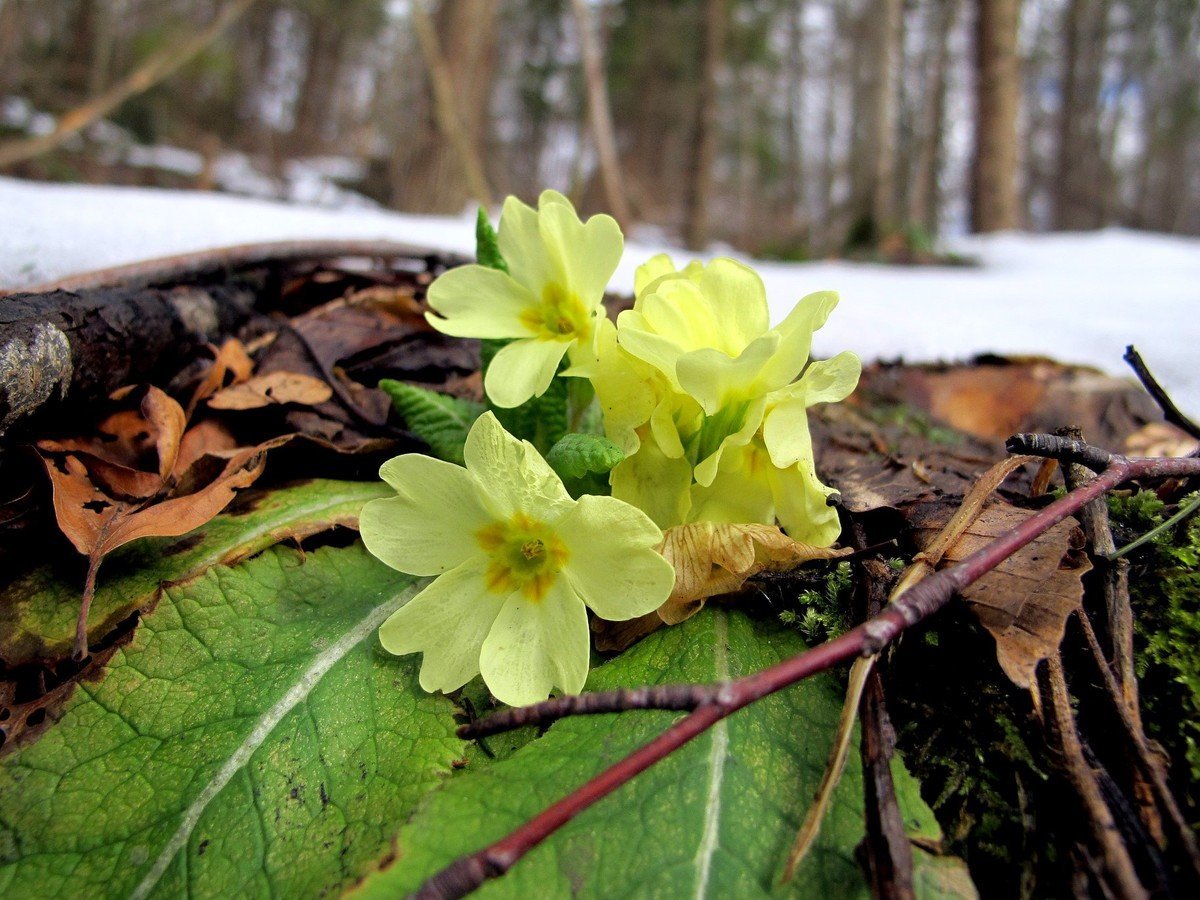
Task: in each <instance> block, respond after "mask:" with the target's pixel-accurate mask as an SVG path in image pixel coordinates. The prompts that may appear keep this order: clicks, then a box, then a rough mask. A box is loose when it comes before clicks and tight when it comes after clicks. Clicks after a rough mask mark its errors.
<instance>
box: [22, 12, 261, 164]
mask: <svg viewBox="0 0 1200 900" xmlns="http://www.w3.org/2000/svg"><path fill="white" fill-rule="evenodd" d="M254 3H255V0H233V2H231V3H230V4H229V5H227V6H225V7H224V8H223V9H222V10H221V11H220V12H219V13H218V14H217V16H216V18H215V19H213V21H212V23H211V24H209V26H208V27H207V28H204V29H202V30H201V31H200V32H198V33H197V34H194V35H191V36H190V37H187V38H185V39H184V40H182V41H180V42H179V43H178V44H176V45H174V46H171V47H165V48H163V49H162V50H161V51H160V52H158V53H155V54H154V55H153V56H151V57H150V58H149V59H147V60H146V61H145V62H144V63H142V65H140V66H139V67H138V68H136V69H134V70H133V71H132V72H130V73H129V74H128V75H126V76H125V77H124V78H123V79H121V80H120V81H119V82H117V83H116V84H115V85H113V86H112V88H110V89H109V90H108V91H106V92H104V93H103V94H101V95H100V96H99V97H94V98H93V99H91V100H89V101H88V102H87V103H85V104H83V105H82V106H79V107H76V108H75V109H73V110H71V111H70V112H68V113H66V114H64V115H63V116H62V117H61V118H60V119H59V120H58V126H57V127H56V128H55V129H54V131H52V132H50V133H49V134H45V135H39V136H37V137H33V138H22V139H18V140H14V141H8V142H6V143H3V144H0V168H4V167H6V166H11V165H14V164H15V163H19V162H24V161H25V160H27V159H32V158H33V157H35V156H39V155H40V154H42V153H46V152H48V151H50V150H53V149H54V148H56V147H58V146H59V145H60V144H62V142H63V141H65V140H66V139H67V138H69V137H71V135H73V134H78V133H79V132H80V131H82V130H83V129H84V128H86V127H87V126H88V125H91V124H92V123H93V122H95V121H98V120H99V119H102V118H104V117H105V116H106V115H108V114H109V113H110V112H112V111H113V110H114V109H116V108H117V107H118V106H120V105H121V104H122V103H124V102H125V101H126V100H128V99H129V98H130V97H135V96H137V95H138V94H141V93H143V92H145V91H148V90H149V89H150V88H152V87H154V86H155V85H156V84H159V83H160V82H162V81H164V80H165V79H167V78H169V77H170V76H171V75H173V74H174V73H175V72H177V71H178V70H179V69H181V68H182V67H183V66H185V65H187V63H189V62H191V61H192V60H193V59H195V58H196V57H197V56H199V55H200V53H202V52H203V51H204V49H205V48H206V47H208V46H209V45H210V44H212V42H213V41H215V40H216V39H217V38H219V37H220V36H221V35H222V34H223V33H224V32H225V31H226V30H227V29H228V28H229V27H230V26H231V25H233V23H234V22H236V21H237V20H238V19H239V18H241V16H242V15H243V14H244V13H245V12H246V11H247V10H248V9H250V7H251V6H252V5H253V4H254Z"/></svg>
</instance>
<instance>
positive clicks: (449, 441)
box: [379, 378, 485, 466]
mask: <svg viewBox="0 0 1200 900" xmlns="http://www.w3.org/2000/svg"><path fill="white" fill-rule="evenodd" d="M379 387H380V389H381V390H383V391H384V392H385V393H387V395H388V396H389V397H391V398H392V404H393V405H394V406H395V407H396V409H397V411H398V412H399V413H400V415H401V416H402V417H403V419H404V422H405V424H406V425H407V426H408V430H409V431H411V432H412V433H413V434H415V435H416V436H417V437H419V438H420V439H421V440H423V441H424V442H425V443H426V444H428V445H429V449H430V450H432V451H433V455H434V456H436V457H437V458H438V459H444V460H446V461H447V462H452V463H457V464H458V465H460V466H461V465H462V464H463V444H465V443H466V441H467V432H469V431H470V430H471V423H473V422H474V421H475V420H476V419H478V418H479V417H480V416H481V415H482V414H483V411H484V409H485V407H484V405H483V404H482V403H472V402H470V401H469V400H462V399H460V398H458V397H451V396H450V395H449V394H439V393H437V392H436V391H431V390H428V389H426V388H422V387H417V386H416V385H412V384H407V383H406V382H403V381H393V380H392V379H390V378H385V379H383V380H382V381H380V382H379Z"/></svg>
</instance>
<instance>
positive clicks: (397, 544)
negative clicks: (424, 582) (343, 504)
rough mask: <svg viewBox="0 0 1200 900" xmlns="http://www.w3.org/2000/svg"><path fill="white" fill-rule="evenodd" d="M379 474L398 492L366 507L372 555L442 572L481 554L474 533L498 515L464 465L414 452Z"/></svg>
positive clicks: (424, 571)
mask: <svg viewBox="0 0 1200 900" xmlns="http://www.w3.org/2000/svg"><path fill="white" fill-rule="evenodd" d="M379 475H380V477H381V478H383V480H384V481H386V482H387V483H388V484H390V485H391V486H392V487H394V488H395V489H396V492H397V496H396V497H388V498H385V499H382V500H372V501H371V502H370V503H367V504H366V505H365V506H364V507H363V511H362V514H361V516H360V517H359V531H360V533H361V534H362V539H363V543H364V544H366V546H367V549H368V550H370V551H371V553H373V554H374V555H375V556H377V557H378V558H379V559H381V560H383V562H385V563H387V564H388V565H389V566H391V567H392V568H393V569H397V570H399V571H401V572H407V573H408V574H409V575H438V574H440V573H442V572H445V571H448V570H449V569H453V568H454V567H455V566H458V565H460V564H461V563H463V562H464V561H466V560H467V559H468V558H469V557H471V556H472V555H474V554H476V553H478V552H479V548H478V546H476V544H475V540H474V538H473V537H472V535H473V534H474V533H475V531H477V530H478V529H480V528H482V527H484V526H485V525H487V524H488V523H489V522H490V521H492V519H493V518H494V513H493V512H492V511H491V510H489V509H488V507H487V504H486V501H485V500H484V499H483V495H482V493H481V491H480V489H479V485H478V483H477V482H476V481H475V479H473V478H472V477H471V476H470V474H468V472H467V471H466V470H465V469H463V468H462V467H461V466H456V465H453V464H452V463H448V462H443V461H442V460H440V459H433V458H432V457H429V456H422V455H420V454H417V453H410V454H406V455H404V456H397V457H396V458H395V459H390V460H388V461H387V462H386V463H384V464H383V467H382V468H381V469H380V470H379Z"/></svg>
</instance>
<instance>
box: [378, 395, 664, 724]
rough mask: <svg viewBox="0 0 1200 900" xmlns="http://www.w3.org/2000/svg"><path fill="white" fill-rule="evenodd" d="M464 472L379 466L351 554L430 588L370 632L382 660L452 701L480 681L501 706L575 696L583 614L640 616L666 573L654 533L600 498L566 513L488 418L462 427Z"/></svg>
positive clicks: (585, 638) (560, 490)
mask: <svg viewBox="0 0 1200 900" xmlns="http://www.w3.org/2000/svg"><path fill="white" fill-rule="evenodd" d="M463 455H464V457H465V459H466V464H467V465H466V468H462V467H461V466H456V465H453V464H451V463H447V462H443V461H441V460H437V459H433V458H431V457H428V456H422V455H420V454H408V455H405V456H398V457H396V458H395V459H392V460H389V461H388V462H386V463H384V465H383V467H382V468H381V469H380V472H379V474H380V476H381V477H382V478H383V480H384V481H386V482H387V483H388V484H390V485H391V486H392V487H393V488H395V489H396V496H395V497H390V498H386V499H383V500H372V501H371V502H370V503H368V504H367V505H366V506H365V507H364V508H363V511H362V516H361V518H360V522H359V529H360V531H361V532H362V538H363V543H365V544H366V545H367V549H368V550H370V551H371V553H373V554H374V555H375V556H377V557H378V558H379V559H381V560H383V562H385V563H387V564H388V565H389V566H391V567H392V568H394V569H398V570H400V571H401V572H406V573H408V574H410V575H436V576H438V578H437V579H436V580H435V581H434V582H433V583H432V584H430V585H429V586H428V587H427V588H425V589H424V590H423V591H421V593H419V594H418V595H417V596H415V597H414V598H413V599H412V600H410V601H409V602H408V603H407V604H406V605H404V606H403V607H401V608H400V609H399V610H397V611H396V612H395V613H393V614H392V616H391V617H390V618H389V619H388V620H387V621H386V622H384V623H383V625H382V626H381V627H380V629H379V639H380V641H381V642H382V643H383V646H384V649H386V650H387V651H388V652H390V653H395V654H397V655H402V654H406V653H423V654H424V659H423V661H422V664H421V675H420V682H421V687H423V688H424V689H425V690H427V691H439V690H440V691H452V690H455V689H456V688H459V687H462V686H463V685H464V684H466V683H467V682H468V681H470V680H471V679H472V678H474V677H475V675H477V674H479V673H480V672H482V673H483V680H484V682H485V683H486V684H487V686H488V689H489V690H490V691H491V692H492V694H493V695H495V696H496V697H497V698H498V699H499V700H501V701H503V702H504V703H508V704H510V705H513V706H517V705H523V704H527V703H536V702H538V701H540V700H545V699H546V697H548V696H549V695H550V691H551V690H552V689H553V688H554V687H555V686H557V687H558V688H560V689H561V690H563V691H565V692H566V693H570V694H576V693H578V692H579V691H580V690H582V689H583V685H584V682H585V681H586V680H587V674H588V657H589V646H590V643H589V636H590V632H589V629H588V620H587V609H586V608H590V609H591V610H592V611H593V612H595V613H596V614H597V615H598V616H600V617H601V618H604V619H608V620H610V621H621V620H624V619H632V618H635V617H637V616H641V615H645V614H646V613H649V612H651V611H653V610H655V609H657V608H658V607H659V606H660V605H661V604H662V603H663V602H664V601H665V600H666V599H667V596H668V595H669V594H670V593H671V588H672V586H673V585H674V583H675V572H674V570H673V569H672V568H671V564H670V563H668V562H667V561H666V560H665V559H663V557H662V556H660V555H659V554H658V553H657V552H656V551H655V548H656V547H657V546H659V544H660V543H661V542H662V532H661V531H659V529H658V528H657V527H656V526H655V525H654V523H653V522H651V521H650V519H649V518H647V517H646V515H645V513H643V512H641V511H640V510H638V509H636V508H634V507H633V506H630V505H629V504H628V503H623V502H622V501H620V500H616V499H614V498H612V497H596V496H584V497H581V498H580V499H579V500H573V499H572V498H571V496H570V495H569V494H568V493H567V491H566V489H565V488H564V487H563V484H562V482H561V481H560V480H559V478H558V476H557V475H556V474H555V473H554V471H553V470H552V469H551V468H550V467H549V466H548V465H547V464H546V462H545V460H543V459H542V457H541V456H540V455H539V454H538V452H537V450H536V449H535V448H534V447H533V445H532V444H530V443H529V442H528V441H518V440H517V439H516V438H514V437H512V436H511V435H510V434H508V432H506V431H505V430H504V428H503V427H502V426H501V425H500V423H499V422H498V421H497V420H496V417H495V416H494V415H493V414H492V413H485V414H484V415H483V416H481V417H480V418H479V419H477V420H476V421H475V424H474V425H473V426H472V428H471V432H470V434H469V435H468V436H467V442H466V446H465V448H464V451H463Z"/></svg>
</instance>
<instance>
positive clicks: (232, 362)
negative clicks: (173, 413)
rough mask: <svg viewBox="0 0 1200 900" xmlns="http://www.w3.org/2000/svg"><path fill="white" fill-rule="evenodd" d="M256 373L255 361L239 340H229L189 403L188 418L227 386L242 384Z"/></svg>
mask: <svg viewBox="0 0 1200 900" xmlns="http://www.w3.org/2000/svg"><path fill="white" fill-rule="evenodd" d="M253 373H254V361H253V360H252V359H251V358H250V354H249V353H247V352H246V348H245V346H244V345H243V344H242V342H241V341H239V340H238V339H237V338H229V339H228V340H226V341H225V343H223V344H222V345H221V346H220V348H219V349H218V350H217V351H216V353H215V355H214V358H213V361H212V365H211V366H209V367H208V371H206V372H205V373H204V377H203V378H201V379H200V383H199V384H197V385H196V389H195V391H194V392H193V393H192V399H191V401H190V402H189V403H188V410H187V412H188V417H189V418H190V417H191V415H192V413H194V412H195V411H196V407H197V406H198V405H199V404H200V403H202V402H203V401H205V400H207V399H208V398H209V397H211V396H212V395H213V394H215V393H217V391H219V390H221V389H222V388H224V387H225V386H226V385H234V384H240V383H241V382H243V381H246V380H247V379H248V378H249V377H250V376H251V375H252V374H253Z"/></svg>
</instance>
